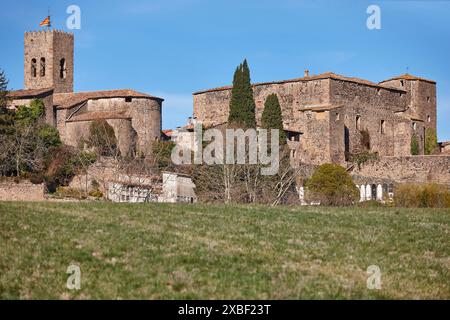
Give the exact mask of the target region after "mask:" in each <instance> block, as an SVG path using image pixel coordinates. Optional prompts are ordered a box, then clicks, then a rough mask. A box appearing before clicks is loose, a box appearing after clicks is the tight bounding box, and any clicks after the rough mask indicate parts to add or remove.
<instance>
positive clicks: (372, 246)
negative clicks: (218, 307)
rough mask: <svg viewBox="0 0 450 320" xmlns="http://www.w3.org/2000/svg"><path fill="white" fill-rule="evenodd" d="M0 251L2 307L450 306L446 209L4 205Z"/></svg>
mask: <svg viewBox="0 0 450 320" xmlns="http://www.w3.org/2000/svg"><path fill="white" fill-rule="evenodd" d="M0 250H1V251H0V298H1V299H16V298H21V299H38V298H44V299H104V298H107V299H134V298H137V299H197V298H201V299H310V298H313V299H325V298H329V299H340V298H344V299H353V298H356V299H366V298H368V299H385V298H386V299H391V298H393V299H402V298H413V299H416V298H425V299H428V298H437V299H449V298H450V211H449V210H448V209H447V210H444V209H443V210H437V209H429V210H426V209H415V210H414V209H394V208H392V209H391V208H389V209H387V208H368V209H367V208H366V209H362V208H347V209H338V208H322V207H301V208H300V207H299V208H289V207H281V208H275V209H273V208H263V207H250V206H212V205H169V204H145V205H131V204H110V203H0ZM71 264H76V265H79V267H80V268H81V290H78V291H71V290H69V289H67V288H66V281H67V278H68V276H69V275H68V274H66V270H67V267H68V266H69V265H71ZM370 265H378V266H379V267H380V269H381V280H382V289H381V290H369V289H367V287H366V280H367V277H368V275H367V273H366V269H367V267H368V266H370Z"/></svg>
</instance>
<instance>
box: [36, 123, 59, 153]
mask: <svg viewBox="0 0 450 320" xmlns="http://www.w3.org/2000/svg"><path fill="white" fill-rule="evenodd" d="M37 135H38V137H39V138H40V139H41V141H42V143H43V145H44V147H45V148H50V147H59V146H60V145H61V144H62V143H61V138H60V136H59V132H58V130H57V129H56V128H55V127H53V126H52V125H49V124H47V123H44V124H42V125H41V126H40V127H39V128H38V130H37Z"/></svg>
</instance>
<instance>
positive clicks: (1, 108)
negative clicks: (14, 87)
mask: <svg viewBox="0 0 450 320" xmlns="http://www.w3.org/2000/svg"><path fill="white" fill-rule="evenodd" d="M7 88H8V79H6V75H5V72H4V71H3V70H1V69H0V114H1V113H6V103H7V97H6V95H7V94H8V90H7Z"/></svg>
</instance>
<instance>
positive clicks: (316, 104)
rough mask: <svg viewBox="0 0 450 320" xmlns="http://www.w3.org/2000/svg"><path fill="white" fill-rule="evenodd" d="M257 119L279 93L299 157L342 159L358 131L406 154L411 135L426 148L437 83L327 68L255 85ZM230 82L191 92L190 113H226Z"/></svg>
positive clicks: (210, 121)
mask: <svg viewBox="0 0 450 320" xmlns="http://www.w3.org/2000/svg"><path fill="white" fill-rule="evenodd" d="M253 93H254V99H255V103H256V119H257V123H260V119H261V114H262V111H263V109H264V102H265V99H266V97H267V96H268V95H269V94H272V93H276V94H277V95H278V98H279V101H280V105H281V109H282V115H283V122H284V127H285V130H287V131H293V132H300V143H299V148H298V150H296V155H297V161H298V162H307V163H309V162H311V163H315V164H320V163H324V162H334V163H341V164H343V163H344V162H345V155H346V154H349V153H358V152H359V151H360V150H361V143H360V132H361V130H367V131H368V132H369V134H370V142H371V151H372V152H376V153H378V154H379V155H380V156H408V155H410V143H411V138H412V136H413V135H416V136H417V137H418V140H419V145H420V152H421V153H422V154H423V152H424V140H425V128H427V127H430V128H433V129H436V83H435V82H434V81H430V80H426V79H422V78H418V77H414V76H411V75H403V76H400V77H397V78H394V79H390V80H387V81H385V82H381V83H373V82H370V81H367V80H363V79H357V78H349V77H344V76H341V75H337V74H334V73H325V74H321V75H316V76H309V75H307V76H305V77H304V78H298V79H292V80H284V81H276V82H267V83H257V84H254V85H253ZM230 95H231V87H221V88H216V89H210V90H205V91H200V92H196V93H194V95H193V96H194V116H195V117H196V118H197V119H198V120H199V121H201V122H203V123H204V124H205V125H209V126H210V125H218V124H221V123H224V122H226V121H227V119H228V113H229V103H230Z"/></svg>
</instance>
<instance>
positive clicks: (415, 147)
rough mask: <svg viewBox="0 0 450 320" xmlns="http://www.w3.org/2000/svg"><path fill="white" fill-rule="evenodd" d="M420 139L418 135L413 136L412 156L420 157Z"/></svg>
mask: <svg viewBox="0 0 450 320" xmlns="http://www.w3.org/2000/svg"><path fill="white" fill-rule="evenodd" d="M419 152H420V150H419V139H418V138H417V135H416V134H413V136H412V137H411V155H413V156H417V155H419Z"/></svg>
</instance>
